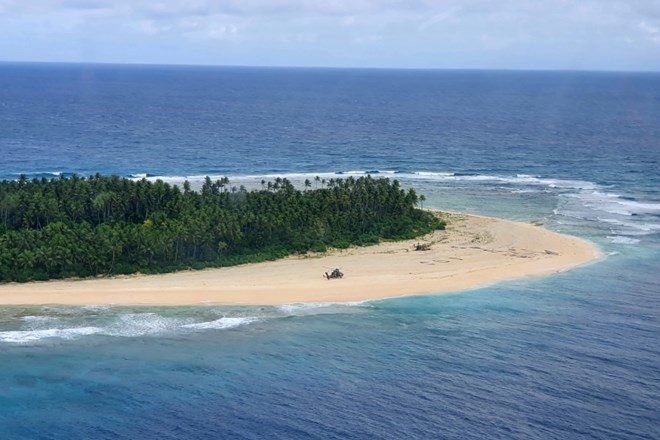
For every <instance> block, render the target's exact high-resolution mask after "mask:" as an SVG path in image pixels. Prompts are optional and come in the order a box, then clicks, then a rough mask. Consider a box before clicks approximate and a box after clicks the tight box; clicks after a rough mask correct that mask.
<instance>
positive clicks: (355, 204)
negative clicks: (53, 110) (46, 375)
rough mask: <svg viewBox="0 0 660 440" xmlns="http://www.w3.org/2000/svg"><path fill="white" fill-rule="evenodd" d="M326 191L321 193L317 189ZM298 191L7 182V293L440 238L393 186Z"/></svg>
mask: <svg viewBox="0 0 660 440" xmlns="http://www.w3.org/2000/svg"><path fill="white" fill-rule="evenodd" d="M317 185H318V182H317ZM310 186H311V183H310V182H309V181H307V182H305V190H303V191H300V190H297V189H296V188H294V186H293V185H292V184H291V182H289V181H288V180H287V179H281V178H278V179H275V181H274V182H267V183H266V182H262V187H263V189H262V190H258V191H251V192H248V191H246V190H245V189H244V188H242V187H241V188H240V189H238V188H236V187H230V186H229V181H228V179H226V178H224V179H222V180H218V181H215V182H213V181H211V179H209V178H208V177H207V178H206V181H205V182H204V184H203V186H202V188H201V190H200V191H191V189H190V185H189V183H188V182H186V183H184V185H183V188H182V189H180V188H179V187H177V186H176V185H175V186H171V185H168V184H167V183H164V182H162V181H155V182H150V181H147V180H144V179H143V180H140V181H133V180H129V179H124V178H120V177H117V176H112V177H104V176H100V175H96V176H93V177H89V178H81V177H75V176H74V177H71V178H61V179H53V180H46V179H42V180H37V179H34V180H28V179H26V178H25V177H21V178H20V179H19V180H13V181H2V182H0V281H30V280H46V279H50V278H63V277H73V276H78V277H87V276H95V275H112V274H128V273H135V272H144V273H156V272H167V271H173V270H178V269H185V268H194V269H201V268H204V267H220V266H228V265H234V264H239V263H245V262H256V261H263V260H271V259H275V258H281V257H284V256H286V255H289V254H291V253H294V252H306V251H310V250H311V251H324V250H325V249H326V247H328V246H331V247H340V248H343V247H347V246H350V245H354V244H355V245H364V244H370V243H376V242H378V241H379V240H380V239H405V238H413V237H417V236H420V235H422V234H425V233H427V232H430V231H432V230H434V229H441V228H443V227H444V224H443V223H442V222H441V221H439V220H438V219H437V218H436V217H435V216H434V215H432V214H431V213H428V212H426V211H422V210H420V209H416V208H415V206H416V205H417V203H418V202H419V201H420V198H419V197H418V195H417V194H416V193H415V191H414V190H413V189H410V190H408V191H405V190H403V189H401V188H400V186H399V183H398V182H397V181H396V180H394V181H390V180H389V179H372V178H370V177H363V178H359V179H354V178H352V177H349V178H348V179H331V180H330V181H329V182H328V184H327V186H326V185H324V186H323V187H322V188H318V189H313V190H312V189H308V188H309V187H310Z"/></svg>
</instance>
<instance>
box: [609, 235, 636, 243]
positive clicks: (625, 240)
mask: <svg viewBox="0 0 660 440" xmlns="http://www.w3.org/2000/svg"><path fill="white" fill-rule="evenodd" d="M607 238H609V240H610V241H611V242H612V243H615V244H637V243H639V242H640V240H639V239H638V238H632V237H626V236H623V235H608V236H607Z"/></svg>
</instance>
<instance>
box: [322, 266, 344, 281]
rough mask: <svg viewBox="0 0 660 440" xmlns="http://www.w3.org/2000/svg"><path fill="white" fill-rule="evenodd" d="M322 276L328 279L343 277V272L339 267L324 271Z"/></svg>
mask: <svg viewBox="0 0 660 440" xmlns="http://www.w3.org/2000/svg"><path fill="white" fill-rule="evenodd" d="M323 277H324V278H326V279H328V280H336V279H339V278H343V277H344V274H343V273H342V271H341V270H339V269H333V270H332V272H330V273H328V272H326V273H324V274H323Z"/></svg>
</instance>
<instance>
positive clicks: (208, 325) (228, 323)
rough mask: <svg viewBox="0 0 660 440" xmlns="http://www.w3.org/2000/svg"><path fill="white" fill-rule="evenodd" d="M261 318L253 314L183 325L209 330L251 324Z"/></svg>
mask: <svg viewBox="0 0 660 440" xmlns="http://www.w3.org/2000/svg"><path fill="white" fill-rule="evenodd" d="M258 320H259V319H258V318H256V317H253V316H249V317H242V318H241V317H224V318H220V319H216V320H215V321H206V322H196V323H193V324H184V325H182V326H181V327H183V328H192V329H197V330H207V329H216V330H221V329H228V328H234V327H239V326H241V325H247V324H251V323H253V322H255V321H258Z"/></svg>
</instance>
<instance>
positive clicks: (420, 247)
mask: <svg viewBox="0 0 660 440" xmlns="http://www.w3.org/2000/svg"><path fill="white" fill-rule="evenodd" d="M415 250H416V251H430V250H431V243H417V244H416V245H415Z"/></svg>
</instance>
